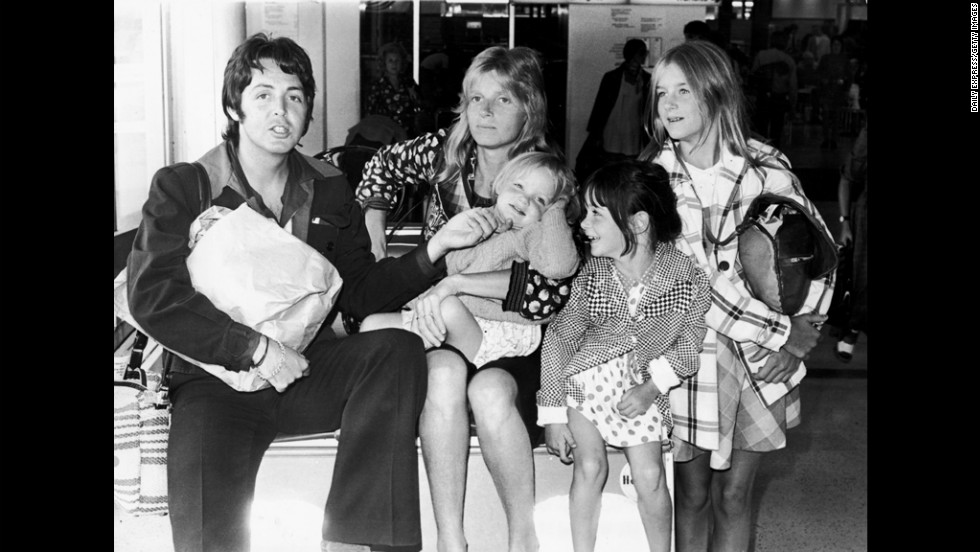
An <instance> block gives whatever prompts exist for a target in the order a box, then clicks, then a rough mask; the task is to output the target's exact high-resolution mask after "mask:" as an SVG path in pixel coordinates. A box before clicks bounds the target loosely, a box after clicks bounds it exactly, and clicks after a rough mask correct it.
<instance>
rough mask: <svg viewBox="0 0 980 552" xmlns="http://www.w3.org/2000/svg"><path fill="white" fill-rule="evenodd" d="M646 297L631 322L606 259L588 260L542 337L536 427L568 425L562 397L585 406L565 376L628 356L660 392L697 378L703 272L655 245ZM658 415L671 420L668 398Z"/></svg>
mask: <svg viewBox="0 0 980 552" xmlns="http://www.w3.org/2000/svg"><path fill="white" fill-rule="evenodd" d="M653 262H654V269H653V270H650V271H648V272H647V273H646V274H645V275H644V277H643V282H644V283H645V284H646V286H647V290H646V293H644V295H643V297H642V298H641V300H640V304H639V305H638V306H637V309H636V312H637V314H636V316H635V317H634V316H630V314H629V313H630V311H629V307H628V306H627V304H626V300H627V294H626V291H625V290H624V289H623V286H622V284H621V283H620V282H619V279H618V278H617V277H616V274H615V272H614V270H615V269H614V268H613V265H612V260H611V259H608V258H592V259H589V261H588V262H587V263H586V264H585V266H584V267H583V268H582V270H581V272H580V273H579V275H578V276H576V277H575V280H574V281H573V282H572V294H571V297H570V298H569V300H568V304H567V305H565V308H564V309H562V310H561V311H560V312H559V313H558V314H557V315H556V316H555V320H554V321H553V322H552V323H551V325H550V326H548V329H547V331H546V332H545V337H544V345H543V346H542V349H541V390H540V391H538V400H537V402H538V424H539V425H544V424H548V423H567V421H568V418H567V417H566V414H567V412H566V396H568V395H570V396H572V397H574V398H576V399H577V400H578V401H579V402H581V401H584V397H583V394H582V389H578V388H577V387H576V386H575V384H574V382H573V381H572V380H571V379H570V376H573V375H575V374H578V373H580V372H584V371H586V370H589V369H591V368H594V367H596V366H598V365H600V364H603V363H605V362H609V361H610V360H612V359H614V358H617V357H620V356H623V355H630V360H631V363H632V369H633V373H634V375H635V376H636V378H635V379H636V380H637V381H640V382H645V381H647V380H649V379H651V378H653V380H654V383H655V384H656V385H657V387H658V388H659V389H661V390H667V389H670V388H673V387H676V386H677V385H678V384H679V383H680V381H681V380H682V379H684V378H690V377H691V376H692V375H693V374H694V373H695V372H697V371H698V365H699V359H698V351H700V349H701V342H702V341H703V339H704V333H705V325H704V313H705V311H707V310H708V307H709V306H710V303H711V296H710V290H709V285H708V279H707V277H706V276H705V274H704V272H703V271H702V270H701V269H699V268H698V267H697V266H696V265H695V264H694V263H692V262H691V260H690V259H689V258H687V257H686V256H685V255H684V254H682V253H681V252H679V251H678V250H677V249H676V248H675V247H674V246H673V245H671V244H669V243H664V242H661V243H659V244H658V245H657V250H656V252H655V255H654V261H653ZM657 400H658V405H657V406H658V408H659V409H660V411H661V415H663V416H664V419H665V420H670V416H669V407H668V404H667V399H666V397H665V396H664V395H661V396H660V397H659V398H658V399H657Z"/></svg>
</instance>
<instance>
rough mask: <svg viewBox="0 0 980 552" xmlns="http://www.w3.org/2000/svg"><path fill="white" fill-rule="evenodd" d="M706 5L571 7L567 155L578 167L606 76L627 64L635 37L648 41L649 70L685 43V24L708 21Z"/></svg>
mask: <svg viewBox="0 0 980 552" xmlns="http://www.w3.org/2000/svg"><path fill="white" fill-rule="evenodd" d="M706 9H707V8H706V6H705V5H704V4H700V5H688V4H685V3H681V4H657V5H647V4H616V5H611V4H601V5H595V4H570V5H569V6H568V88H567V90H568V104H567V107H566V120H567V121H568V123H567V125H566V128H565V149H566V151H565V153H566V155H567V158H568V159H569V161H570V162H572V163H574V161H575V158H576V157H577V156H578V152H579V150H580V149H581V147H582V143H583V142H584V141H585V137H586V135H587V133H586V130H585V128H586V126H587V125H588V124H589V114H590V113H592V103H593V102H594V101H595V95H596V92H598V91H599V83H600V82H601V81H602V75H604V74H605V73H606V72H607V71H611V70H613V69H615V68H616V67H617V66H619V64H621V63H622V62H623V45H625V44H626V41H627V40H629V39H631V38H639V39H641V40H643V41H644V42H646V43H647V49H648V51H649V54H648V55H647V59H646V62H645V63H644V67H643V68H644V69H646V70H647V71H649V72H652V69H653V65H654V64H655V63H656V62H657V60H658V59H660V56H662V55H663V53H664V52H665V51H667V50H668V49H669V48H670V47H671V46H674V45H676V44H680V43H681V42H683V41H684V25H686V24H687V23H688V22H689V21H694V20H695V19H697V20H702V21H703V20H704V17H705V12H706Z"/></svg>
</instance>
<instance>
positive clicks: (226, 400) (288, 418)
mask: <svg viewBox="0 0 980 552" xmlns="http://www.w3.org/2000/svg"><path fill="white" fill-rule="evenodd" d="M315 92H316V84H315V82H314V78H313V69H312V66H311V63H310V59H309V57H308V56H307V54H306V52H305V51H303V49H302V48H301V47H300V46H299V45H297V44H296V43H295V42H293V41H292V40H290V39H288V38H282V37H279V38H274V39H270V38H268V37H267V36H265V35H263V34H257V35H254V36H252V37H250V38H249V39H248V40H246V41H245V42H244V43H243V44H241V45H240V46H238V48H236V49H235V51H234V53H233V54H232V56H231V59H230V60H229V61H228V64H227V67H226V69H225V74H224V86H223V90H222V106H223V108H224V111H225V114H226V116H227V117H228V127H227V129H226V130H225V132H224V133H223V137H224V138H225V142H224V143H222V144H220V145H218V146H217V147H215V148H214V149H212V150H211V151H209V152H208V153H206V154H204V156H203V157H201V158H200V159H199V161H198V164H199V168H200V169H201V170H203V173H204V174H201V172H200V170H199V171H195V167H194V166H193V165H191V164H188V163H178V164H176V165H172V166H169V167H164V168H163V169H160V170H159V171H158V172H157V173H156V175H155V176H154V177H153V182H152V184H151V187H150V192H149V198H148V200H147V202H146V204H145V205H144V207H143V220H142V222H141V224H140V227H139V230H138V232H137V235H136V239H135V242H134V244H133V251H132V253H131V254H130V257H129V261H128V271H129V272H128V283H129V303H130V309H131V312H132V314H133V317H134V318H135V320H136V321H137V322H138V323H139V325H140V326H141V327H142V328H143V329H144V330H146V332H147V333H148V334H149V335H150V336H152V337H153V338H154V339H156V340H157V341H159V342H160V343H161V344H162V345H163V346H165V347H167V348H168V349H170V350H173V351H175V352H179V353H181V354H182V355H186V356H187V357H190V358H193V359H195V360H198V361H201V362H205V363H208V364H216V365H219V366H222V367H224V368H225V369H227V370H230V371H238V372H240V371H254V372H255V373H256V375H257V377H258V378H261V379H262V380H265V381H266V382H268V383H269V384H270V386H271V387H266V388H265V389H261V390H258V391H253V392H240V391H237V390H235V389H233V388H231V387H230V386H228V385H226V384H225V383H224V382H223V381H222V380H221V379H219V378H217V377H215V376H213V375H211V374H210V373H208V372H206V371H204V370H203V369H202V368H200V367H198V366H197V365H195V364H192V363H190V362H187V361H185V360H184V359H182V358H180V357H178V356H176V355H174V354H171V353H170V352H169V351H167V352H165V353H164V359H163V362H164V365H165V367H166V368H167V369H168V370H169V371H170V374H171V383H170V397H171V401H172V416H171V418H172V419H171V429H170V440H169V448H168V458H167V463H168V465H167V475H168V486H169V489H168V491H169V510H170V519H171V525H172V528H173V539H174V548H175V550H176V551H177V552H186V551H195V552H196V551H207V552H212V551H226V550H227V551H234V552H243V551H246V552H247V551H248V550H249V547H250V537H251V535H250V530H249V511H250V508H251V502H252V498H253V495H254V492H255V481H256V476H257V473H258V470H259V465H260V463H261V461H262V457H263V455H264V454H265V451H266V450H267V449H268V447H269V445H270V444H271V443H272V440H273V439H274V438H275V437H276V435H277V434H312V433H321V432H327V431H334V430H337V429H338V428H340V430H341V435H342V437H341V438H340V439H341V440H340V445H339V448H338V452H337V458H336V462H335V466H334V470H333V480H332V483H331V486H330V495H329V497H328V499H327V504H326V511H325V514H324V522H323V529H322V531H323V539H324V541H325V542H324V549H325V550H328V551H330V550H360V551H368V550H370V549H372V548H380V549H384V550H399V551H412V552H414V551H418V550H420V549H421V541H422V537H421V528H420V523H419V494H418V490H419V489H418V453H417V450H416V447H415V436H416V424H417V421H418V417H419V412H420V411H421V409H422V405H423V401H424V398H425V390H426V389H425V388H426V376H427V372H426V361H425V354H424V351H423V344H422V341H421V340H420V339H419V338H418V337H416V336H415V335H413V334H411V333H409V332H406V331H403V330H384V331H378V332H372V333H366V334H358V335H353V336H350V337H346V338H344V339H337V337H336V336H335V335H334V333H333V331H332V330H331V329H330V328H329V327H324V328H322V329H321V331H320V333H319V335H318V336H317V337H316V338H315V339H314V340H313V342H312V343H311V344H310V345H309V346H308V347H307V348H306V349H305V350H303V351H298V350H293V349H291V348H289V347H287V346H285V345H283V344H282V343H281V342H279V341H277V340H276V339H274V338H273V337H271V336H267V335H264V334H262V333H260V332H258V331H256V330H254V329H252V328H250V327H248V326H245V325H243V324H240V323H238V322H236V321H234V320H233V319H232V318H231V317H230V316H229V315H228V314H226V313H225V312H223V311H221V310H219V309H218V308H216V307H215V305H214V304H213V303H212V302H211V301H210V300H209V299H208V298H207V297H206V296H204V295H203V294H201V293H199V292H197V291H196V290H195V289H194V287H193V286H192V285H191V280H190V276H189V274H188V270H187V265H186V263H185V259H186V258H187V256H188V255H189V253H190V249H189V246H188V237H189V229H190V226H191V223H192V222H193V221H194V220H195V218H196V217H197V216H198V215H199V214H200V212H201V210H202V208H203V206H204V205H205V204H207V203H211V204H213V205H215V206H221V207H225V208H227V209H232V210H234V209H236V208H237V207H239V206H240V205H241V204H243V203H245V204H247V205H248V207H249V208H251V209H253V210H254V211H256V212H258V213H259V214H261V215H263V216H265V217H267V218H269V219H272V220H273V221H275V222H276V223H277V224H278V225H279V226H280V227H282V228H283V229H284V230H285V231H287V232H290V233H291V234H292V235H293V236H295V237H296V238H299V239H300V240H302V241H303V242H306V243H307V244H309V245H310V246H312V247H313V248H314V249H316V250H317V251H318V252H319V253H320V254H322V255H323V256H324V257H326V259H327V260H329V261H330V263H332V264H333V265H334V267H335V268H336V269H337V272H338V273H339V274H340V276H341V277H342V279H343V281H344V284H343V287H342V289H341V291H340V293H339V295H338V296H337V302H336V305H337V307H339V309H340V310H342V311H345V312H349V313H353V314H354V315H355V316H357V317H358V318H361V317H363V316H365V315H367V314H371V313H374V312H379V311H386V310H393V309H397V308H398V307H400V306H401V305H402V304H404V303H405V302H406V301H407V300H409V299H411V298H413V297H415V296H416V295H418V294H419V293H421V292H422V291H424V290H425V289H427V288H428V287H429V286H431V285H432V284H433V283H435V282H436V281H437V280H438V279H439V278H440V277H442V276H443V275H444V274H445V262H444V261H442V260H441V258H442V257H443V255H444V254H445V253H446V252H447V251H448V250H449V249H455V248H459V247H465V246H468V245H472V244H473V243H476V242H478V241H479V240H480V239H482V238H484V237H486V236H487V235H489V234H490V233H492V231H493V229H494V228H495V227H496V225H497V221H496V220H495V219H493V218H491V217H488V216H487V215H486V214H485V213H483V212H482V211H479V210H471V211H467V212H466V214H465V217H464V216H463V215H460V217H456V218H454V219H452V220H451V221H450V222H449V223H447V225H446V226H445V227H444V231H440V232H439V233H437V234H436V235H435V236H433V237H432V239H431V240H430V241H428V242H427V243H426V244H423V245H421V246H419V247H418V248H417V249H415V250H414V251H413V252H410V253H408V254H406V255H404V256H402V257H400V258H397V259H395V258H389V259H384V260H382V261H380V262H375V259H374V256H373V255H372V254H371V250H370V237H369V236H368V233H367V230H366V228H365V226H364V220H363V217H362V214H361V209H360V207H359V206H358V204H357V202H356V201H354V197H353V193H352V192H351V190H350V187H349V186H348V184H347V181H346V179H345V178H344V175H343V174H342V173H341V172H340V171H338V170H337V169H335V168H334V167H332V166H330V165H327V164H325V163H323V162H320V161H317V160H315V159H313V158H311V157H307V156H305V155H303V154H301V153H299V152H298V151H296V149H295V148H296V146H297V145H298V143H299V140H300V138H301V137H302V136H303V135H304V134H305V133H306V131H307V129H308V127H309V123H310V120H311V119H312V114H311V107H312V105H313V98H314V95H315ZM208 189H210V192H207V191H206V190H208ZM207 193H209V197H210V201H208V198H207V197H202V196H203V195H204V194H207ZM283 284H288V282H286V281H284V282H283ZM319 475H321V474H310V476H311V477H317V476H319ZM323 475H325V474H323Z"/></svg>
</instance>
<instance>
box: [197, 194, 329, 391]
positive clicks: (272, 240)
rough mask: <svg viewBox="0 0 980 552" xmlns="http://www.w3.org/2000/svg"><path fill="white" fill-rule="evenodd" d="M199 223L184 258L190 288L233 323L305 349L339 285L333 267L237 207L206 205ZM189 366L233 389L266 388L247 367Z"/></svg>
mask: <svg viewBox="0 0 980 552" xmlns="http://www.w3.org/2000/svg"><path fill="white" fill-rule="evenodd" d="M202 220H209V225H208V226H207V227H206V228H205V229H204V230H205V231H204V232H203V235H201V233H200V232H197V236H196V238H194V241H195V242H196V243H194V246H193V249H192V250H191V254H190V255H189V256H188V257H187V270H188V272H189V273H190V277H191V284H192V285H193V286H194V289H196V290H197V291H198V292H200V293H202V294H203V295H204V296H206V297H207V298H208V299H210V300H211V302H212V303H214V305H215V307H217V308H218V309H220V310H221V311H223V312H224V313H226V314H227V315H228V316H230V317H231V318H232V320H235V321H236V322H239V323H241V324H244V325H246V326H249V327H251V328H253V329H255V330H257V331H259V332H262V333H263V334H265V335H267V336H270V337H273V338H275V339H278V340H279V341H281V342H282V343H283V345H286V346H288V347H290V348H292V349H295V350H297V351H302V350H303V349H305V348H306V346H307V345H309V344H310V342H311V341H312V340H313V337H314V336H315V335H316V333H317V331H318V330H319V329H320V326H321V325H322V324H323V321H324V320H325V319H326V317H327V314H328V313H329V312H330V309H331V308H332V307H333V304H334V301H335V300H336V298H337V293H339V292H340V288H341V286H342V285H343V280H342V279H341V278H340V275H339V274H338V273H337V270H336V269H335V268H334V266H333V265H332V264H330V261H328V260H327V259H326V257H324V256H323V255H321V254H320V253H319V252H318V251H316V250H315V249H313V248H312V247H310V246H309V245H307V244H306V243H303V241H301V240H300V239H299V238H297V237H295V236H293V235H292V234H290V233H289V232H288V231H286V230H284V229H282V228H280V227H279V226H278V225H277V224H276V223H275V222H273V221H272V220H271V219H268V218H266V217H264V216H262V215H260V214H258V213H256V212H255V211H253V210H252V209H251V208H250V207H248V205H246V204H244V203H243V204H242V205H241V206H239V207H238V209H235V210H234V211H231V212H228V210H227V209H224V208H223V207H212V208H211V209H208V210H207V211H205V212H204V213H202V214H201V215H200V216H199V217H198V221H202ZM198 221H195V222H196V223H197V224H196V226H200V223H199V222H198ZM194 228H195V227H192V234H193V233H194V232H195V230H194ZM184 358H185V359H186V358H187V357H184ZM187 360H191V361H192V362H194V361H193V360H192V359H187ZM195 364H198V365H199V366H201V367H202V368H204V369H205V370H207V371H208V372H210V373H212V374H214V375H216V376H218V377H219V378H221V379H222V380H223V381H225V383H227V384H228V385H230V386H232V387H233V388H235V389H237V390H239V391H256V390H258V389H262V388H264V387H268V386H269V384H268V382H266V381H265V380H262V379H261V378H258V377H257V374H256V373H255V372H256V371H255V370H254V369H253V370H251V371H248V372H232V371H228V370H226V369H224V368H223V367H220V366H214V365H207V364H203V363H200V362H195Z"/></svg>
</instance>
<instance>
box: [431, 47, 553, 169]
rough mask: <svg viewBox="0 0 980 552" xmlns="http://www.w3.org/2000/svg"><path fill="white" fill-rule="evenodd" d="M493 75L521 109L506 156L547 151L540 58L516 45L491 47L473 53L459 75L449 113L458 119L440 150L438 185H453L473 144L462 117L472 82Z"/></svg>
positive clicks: (546, 113)
mask: <svg viewBox="0 0 980 552" xmlns="http://www.w3.org/2000/svg"><path fill="white" fill-rule="evenodd" d="M490 72H495V73H496V74H497V76H499V77H500V79H501V80H502V81H503V83H502V84H503V86H504V88H505V89H507V91H508V92H510V93H511V94H513V95H514V96H515V98H516V99H517V101H518V103H519V104H520V106H521V107H522V108H523V109H524V113H525V115H526V120H525V121H524V126H523V128H521V133H520V134H519V135H518V137H517V140H515V141H514V143H513V144H511V146H510V150H509V151H508V157H510V158H513V157H514V156H515V155H518V154H521V153H524V152H528V151H535V150H539V151H551V147H550V146H549V145H548V143H547V141H546V139H545V130H546V128H547V124H548V100H547V97H546V96H545V92H544V90H545V88H544V73H543V72H542V70H541V58H540V56H539V55H538V53H537V52H535V51H534V50H532V49H530V48H525V47H523V46H518V47H517V48H512V49H510V50H508V49H507V48H504V47H502V46H493V47H491V48H487V49H486V50H484V51H482V52H480V53H479V54H477V56H476V57H475V58H473V62H472V63H470V66H469V68H468V69H467V70H466V75H465V76H463V87H462V92H461V93H460V96H459V104H458V105H457V106H456V108H455V109H454V110H453V111H455V112H456V113H458V114H459V119H458V120H457V121H456V123H455V124H454V125H453V127H452V130H450V132H449V138H448V139H447V140H446V143H445V146H444V147H443V156H442V157H443V161H442V167H441V168H440V170H439V172H438V174H437V176H436V181H437V182H439V183H440V185H446V186H450V185H455V182H456V180H457V179H458V178H459V175H460V173H461V172H462V169H463V166H464V165H465V164H466V161H467V159H468V158H469V156H470V154H471V152H472V151H473V148H474V147H476V143H475V142H474V141H473V136H472V134H470V125H469V120H468V119H467V115H466V101H467V98H468V97H469V94H470V90H471V89H472V87H473V82H474V81H475V80H476V79H477V77H479V76H481V75H485V74H487V73H490Z"/></svg>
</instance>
